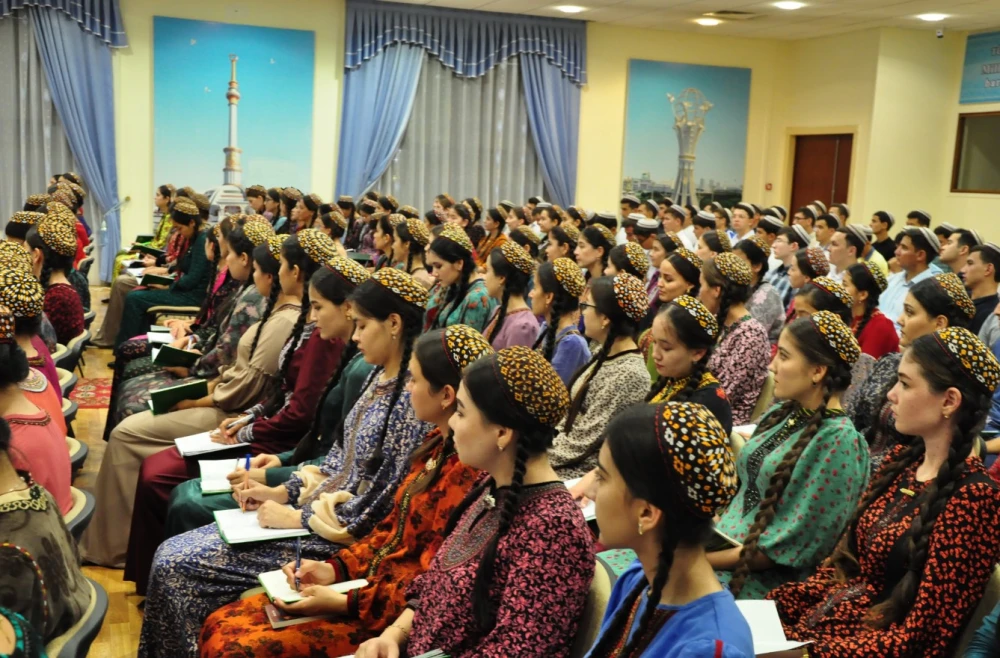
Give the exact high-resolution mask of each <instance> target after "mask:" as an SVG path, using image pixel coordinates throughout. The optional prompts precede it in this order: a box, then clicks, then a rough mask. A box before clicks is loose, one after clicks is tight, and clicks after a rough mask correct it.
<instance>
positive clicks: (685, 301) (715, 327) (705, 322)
mask: <svg viewBox="0 0 1000 658" xmlns="http://www.w3.org/2000/svg"><path fill="white" fill-rule="evenodd" d="M672 303H673V304H676V305H677V306H680V307H681V308H682V309H684V310H685V311H687V312H688V313H690V314H691V316H692V317H693V318H694V319H695V320H697V321H698V324H699V325H701V328H702V329H704V330H705V333H706V334H707V335H708V337H709V338H718V336H719V321H718V320H717V319H716V317H715V314H714V313H712V312H711V311H709V310H708V309H707V308H706V307H705V305H704V304H702V303H701V302H700V301H699V300H697V299H695V298H694V297H692V296H691V295H681V296H680V297H678V298H677V299H675V300H674V301H673V302H672Z"/></svg>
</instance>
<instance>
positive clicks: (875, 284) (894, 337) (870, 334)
mask: <svg viewBox="0 0 1000 658" xmlns="http://www.w3.org/2000/svg"><path fill="white" fill-rule="evenodd" d="M843 282H844V288H846V289H847V292H848V293H849V294H850V295H851V298H852V299H853V304H851V310H852V316H853V317H852V320H851V329H852V330H853V331H854V335H855V336H857V338H858V345H860V346H861V351H862V352H864V353H865V354H870V355H872V356H873V357H875V358H876V359H881V358H882V357H883V356H885V355H886V354H891V353H892V352H898V351H899V334H897V333H896V327H895V326H894V325H893V324H892V320H890V319H889V318H887V317H885V316H884V315H882V311H880V310H879V309H878V302H879V295H881V294H882V292H883V291H884V290H885V287H886V285H887V283H886V278H885V276H884V275H883V274H882V270H880V269H879V268H878V267H876V266H875V265H874V264H872V263H871V262H870V261H863V262H861V263H855V264H854V265H851V266H850V267H848V268H847V270H845V272H844V279H843Z"/></svg>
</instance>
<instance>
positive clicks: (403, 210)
mask: <svg viewBox="0 0 1000 658" xmlns="http://www.w3.org/2000/svg"><path fill="white" fill-rule="evenodd" d="M396 212H397V213H399V214H400V215H402V216H403V217H405V218H406V219H416V218H417V217H420V213H419V212H417V209H416V208H414V207H413V206H400V207H399V210H397V211H396Z"/></svg>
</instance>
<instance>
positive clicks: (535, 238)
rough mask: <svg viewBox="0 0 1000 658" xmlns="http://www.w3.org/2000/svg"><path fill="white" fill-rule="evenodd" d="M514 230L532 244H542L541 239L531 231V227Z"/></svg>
mask: <svg viewBox="0 0 1000 658" xmlns="http://www.w3.org/2000/svg"><path fill="white" fill-rule="evenodd" d="M514 230H515V231H517V232H518V233H520V234H522V235H523V236H524V237H526V238H528V239H529V240H531V242H532V244H541V242H542V239H541V238H540V237H538V234H537V233H535V232H534V231H533V230H532V229H531V227H529V226H518V227H517V228H516V229H514Z"/></svg>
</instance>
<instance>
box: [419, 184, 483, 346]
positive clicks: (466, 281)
mask: <svg viewBox="0 0 1000 658" xmlns="http://www.w3.org/2000/svg"><path fill="white" fill-rule="evenodd" d="M455 207H456V208H461V207H463V206H461V205H460V204H459V205H456V206H455ZM430 250H431V251H433V252H434V253H435V254H436V255H437V256H438V258H440V259H441V260H443V261H446V262H448V263H453V264H454V263H461V264H462V272H461V274H459V280H458V281H457V282H456V283H453V284H452V285H450V286H448V294H447V296H445V299H444V304H442V305H441V310H440V311H439V312H438V314H437V317H435V318H434V324H433V326H432V327H431V328H432V329H440V328H442V327H445V326H447V324H446V323H447V318H448V316H449V315H451V314H452V313H453V312H454V310H455V309H456V308H458V306H459V304H461V305H462V312H461V314H459V316H458V320H457V321H456V322H455V323H452V324H462V323H463V321H464V320H465V312H466V310H468V307H467V306H465V296H466V295H467V294H468V292H469V287H470V286H471V285H472V276H473V274H475V273H476V261H474V260H473V259H472V252H470V251H467V250H466V249H465V248H464V247H462V246H459V244H458V243H457V242H455V241H454V240H450V239H448V238H442V237H437V238H434V240H433V241H432V242H431V246H430Z"/></svg>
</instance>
